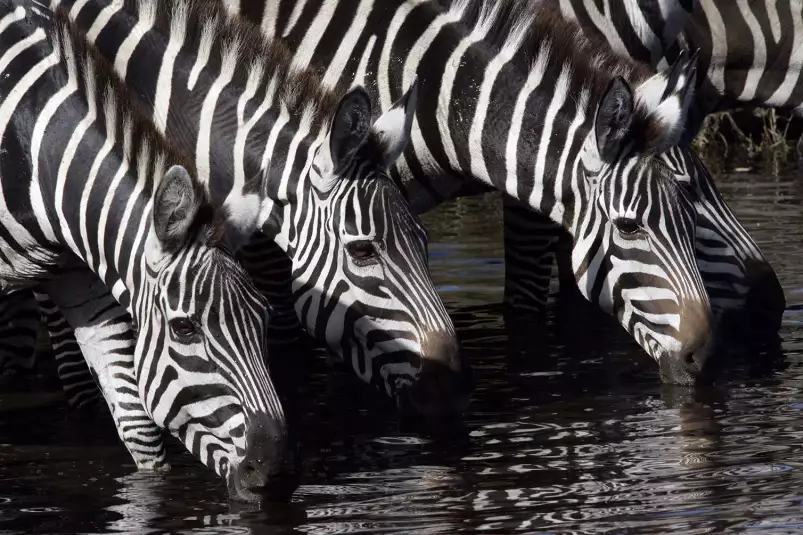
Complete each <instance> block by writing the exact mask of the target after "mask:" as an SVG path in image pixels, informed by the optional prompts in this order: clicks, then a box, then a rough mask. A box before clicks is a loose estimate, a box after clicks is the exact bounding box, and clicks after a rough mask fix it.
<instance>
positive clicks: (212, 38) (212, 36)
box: [123, 0, 340, 132]
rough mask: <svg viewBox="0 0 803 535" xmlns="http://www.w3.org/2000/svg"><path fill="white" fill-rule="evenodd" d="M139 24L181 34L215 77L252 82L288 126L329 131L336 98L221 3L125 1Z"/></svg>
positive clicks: (312, 74)
mask: <svg viewBox="0 0 803 535" xmlns="http://www.w3.org/2000/svg"><path fill="white" fill-rule="evenodd" d="M123 3H124V6H125V8H126V9H127V10H129V11H130V12H132V13H137V14H138V16H139V18H140V20H143V19H145V20H149V21H152V22H153V27H154V28H156V29H158V30H159V31H160V32H162V33H163V34H164V35H171V33H173V32H176V31H180V32H182V33H183V34H184V46H188V47H190V48H191V49H193V50H199V51H200V52H199V57H200V56H205V58H204V59H205V60H206V61H205V65H204V66H205V67H206V68H210V69H211V70H212V71H213V72H222V71H223V70H224V69H227V68H228V69H231V70H232V84H233V85H235V86H238V87H242V88H245V87H247V84H248V81H249V78H256V79H257V80H258V86H257V87H256V91H255V94H256V95H262V94H269V93H270V92H271V91H273V92H275V93H274V98H273V100H274V102H278V103H280V104H281V105H282V106H283V107H284V109H285V110H286V112H287V113H288V115H289V116H290V117H291V118H292V119H291V120H300V119H302V118H304V119H308V120H309V121H310V124H311V127H312V128H313V131H314V132H317V131H319V130H320V128H322V127H324V126H327V125H328V122H329V120H330V119H331V118H332V116H333V115H334V113H335V110H336V108H337V104H338V101H339V97H340V95H339V92H336V91H333V90H331V89H328V88H326V87H324V86H323V85H322V84H321V82H320V79H319V78H318V76H317V74H316V73H315V72H314V71H313V70H312V69H309V68H307V67H304V66H298V65H295V64H294V63H293V56H292V54H291V52H290V51H289V50H288V49H287V48H286V47H285V46H284V44H283V43H281V42H280V41H279V40H277V39H274V40H270V39H267V38H266V37H265V36H264V35H263V34H262V32H261V30H260V28H259V27H257V26H255V25H254V24H253V23H252V22H250V21H249V20H247V19H246V18H244V17H241V16H239V15H233V14H231V13H229V12H228V11H227V10H226V9H225V5H224V2H221V1H219V0H174V1H169V2H154V1H152V0H124V2H123Z"/></svg>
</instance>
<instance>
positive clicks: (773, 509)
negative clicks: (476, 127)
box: [0, 175, 803, 534]
mask: <svg viewBox="0 0 803 535" xmlns="http://www.w3.org/2000/svg"><path fill="white" fill-rule="evenodd" d="M719 183H720V184H721V189H722V191H723V194H724V195H725V197H726V199H728V200H729V202H730V204H731V206H732V207H733V209H734V211H735V212H736V213H737V214H738V215H739V216H740V219H741V220H742V221H743V222H744V224H745V226H746V227H747V228H748V229H749V230H750V232H751V233H753V235H754V236H755V237H756V239H757V241H758V242H759V244H760V245H761V246H762V248H763V250H764V252H765V254H766V255H767V257H768V259H769V260H770V261H771V262H772V263H773V264H774V265H775V266H776V268H777V270H778V272H779V274H780V277H781V281H782V283H783V284H784V286H785V290H786V292H787V300H788V302H789V308H788V310H787V313H786V314H785V316H784V323H783V329H782V332H781V337H780V339H779V340H777V341H775V343H774V344H773V343H772V341H770V343H769V344H765V345H763V346H760V347H759V346H755V345H750V346H745V345H742V344H741V343H739V344H736V345H737V347H738V348H740V349H741V350H742V353H744V355H742V356H748V357H751V358H750V359H748V360H747V361H743V360H741V359H739V360H734V361H732V362H731V361H729V369H728V370H727V371H726V372H725V373H724V376H723V378H722V379H721V380H720V381H718V382H717V383H716V384H715V385H713V386H711V387H705V388H697V389H689V388H683V387H672V386H667V385H661V384H660V383H659V381H658V374H657V367H656V366H655V364H654V363H653V362H652V361H651V360H650V359H649V358H648V357H646V356H644V355H643V352H642V351H641V350H640V349H639V348H638V347H637V346H636V345H635V344H634V343H633V342H632V341H631V340H630V339H629V337H627V336H626V335H625V334H624V333H623V331H622V330H621V329H620V328H619V327H618V326H616V325H615V324H613V323H612V322H611V321H610V320H609V319H607V318H605V317H600V316H599V315H598V314H596V313H595V311H594V310H593V309H591V308H590V307H587V308H586V309H584V308H583V307H580V308H576V307H571V308H564V307H559V306H554V307H553V308H552V309H551V310H550V317H549V323H546V322H545V323H544V325H542V326H537V325H532V324H529V325H528V324H523V325H512V324H509V325H508V328H507V329H506V327H505V324H504V322H503V321H502V307H501V306H500V305H498V303H499V302H500V301H501V291H502V274H503V270H504V266H503V264H502V260H501V259H502V256H503V255H502V249H501V243H502V238H501V228H500V226H499V224H498V223H499V221H500V218H501V214H500V211H499V210H500V207H499V203H498V199H497V198H496V197H494V196H489V197H485V198H470V199H463V200H461V201H459V202H456V203H452V204H451V205H449V206H446V207H444V208H443V209H442V210H441V211H440V212H438V213H436V214H431V215H429V216H428V217H427V218H426V219H427V223H428V224H429V227H430V230H431V234H432V237H433V242H434V243H433V244H432V247H431V257H432V266H433V272H434V276H435V278H436V282H437V283H438V284H440V286H439V288H440V291H441V292H442V293H443V295H444V298H445V300H446V301H447V303H448V304H449V306H450V308H451V310H452V313H453V315H454V318H455V324H456V325H457V327H458V329H459V333H460V336H461V340H462V343H463V347H464V350H465V351H466V352H467V353H468V354H469V356H470V358H471V359H472V362H473V364H474V366H475V370H476V375H477V390H476V394H475V396H474V400H473V402H472V405H471V406H470V408H469V411H468V413H467V415H466V417H465V421H464V422H462V423H461V424H456V425H454V426H452V427H449V428H445V427H441V428H432V427H429V428H426V427H423V426H421V425H419V423H418V422H410V421H401V420H399V419H398V417H397V416H396V415H395V413H394V412H393V411H392V410H390V411H389V410H386V409H388V407H387V404H386V403H385V402H384V401H383V399H382V398H378V397H374V396H373V394H372V393H371V392H366V390H367V389H364V388H359V387H356V388H355V385H354V383H353V382H352V380H351V377H350V375H348V374H342V375H340V374H332V373H330V370H329V368H328V367H327V366H326V364H325V363H324V362H323V359H310V361H309V364H308V367H309V369H310V370H309V376H308V378H307V379H306V380H305V382H304V383H303V384H302V385H301V386H299V387H297V388H295V389H294V390H293V393H294V396H293V397H294V398H297V399H298V400H300V401H299V406H298V407H296V409H295V410H294V411H293V414H294V415H296V421H297V422H298V424H297V425H298V427H297V429H298V433H299V436H300V439H301V450H302V453H303V458H304V461H303V463H304V464H303V468H304V474H305V476H304V477H305V479H304V485H302V487H301V488H300V489H299V491H298V493H297V495H296V497H295V499H294V502H293V503H292V504H290V505H281V506H279V505H277V506H271V507H269V508H266V509H264V510H261V511H258V510H251V509H250V508H248V507H238V506H232V505H230V504H229V503H228V502H227V501H226V492H225V489H224V488H223V486H222V484H221V482H220V481H219V480H218V479H217V478H215V477H214V475H213V474H211V473H207V471H206V470H205V469H203V468H202V467H201V466H199V465H197V464H196V463H195V461H194V460H193V459H192V458H190V457H189V456H188V455H186V454H183V453H182V452H181V449H180V448H178V447H177V448H176V451H175V454H174V456H173V458H176V462H174V469H173V471H172V472H171V473H169V474H167V475H163V474H142V473H136V472H134V469H133V463H132V462H131V460H130V459H129V458H128V457H127V454H126V452H125V450H124V448H123V447H122V446H121V445H120V444H119V443H118V441H117V437H116V433H115V432H114V430H113V429H112V427H111V422H110V420H109V419H108V418H106V417H103V416H102V415H94V414H89V415H87V414H83V415H78V416H76V415H70V414H68V413H66V412H65V411H64V410H63V409H62V408H61V405H60V403H59V402H58V400H57V399H56V398H55V397H54V396H52V395H49V394H47V395H42V394H37V395H31V394H30V393H27V392H28V391H29V390H30V386H20V385H17V384H14V385H2V389H0V391H2V392H3V393H2V394H0V534H6V533H17V532H26V533H56V532H58V533H87V532H89V533H112V532H132V533H164V532H168V533H189V532H192V533H259V534H262V533H311V534H334V533H377V532H382V533H423V534H429V533H433V534H434V533H456V532H486V533H509V532H535V533H539V532H549V533H599V532H603V531H615V532H616V533H718V532H727V531H731V530H737V529H738V530H746V529H772V530H773V533H793V532H800V531H801V530H803V509H802V508H801V504H803V463H801V461H800V456H799V448H800V444H801V437H803V435H802V434H801V431H800V424H799V422H801V421H803V396H801V385H803V358H802V357H803V334H802V333H803V258H801V256H802V255H803V247H801V238H803V225H801V223H803V214H801V210H800V204H801V199H803V182H801V181H800V180H799V179H795V178H791V177H788V178H782V179H764V178H758V177H756V176H748V175H737V176H730V177H724V178H722V179H721V180H719ZM776 356H778V357H780V358H778V359H775V358H774V357H776ZM728 358H731V355H730V354H729V355H728ZM756 364H759V365H762V366H763V368H764V369H761V368H762V366H756ZM768 364H771V366H768ZM9 387H10V388H9ZM48 387H54V385H48ZM53 389H55V388H53Z"/></svg>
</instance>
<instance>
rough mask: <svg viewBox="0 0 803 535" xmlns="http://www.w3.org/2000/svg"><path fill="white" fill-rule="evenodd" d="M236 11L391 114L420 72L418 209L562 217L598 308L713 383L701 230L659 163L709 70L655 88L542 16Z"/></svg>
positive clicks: (678, 373)
mask: <svg viewBox="0 0 803 535" xmlns="http://www.w3.org/2000/svg"><path fill="white" fill-rule="evenodd" d="M227 4H228V8H229V10H230V12H232V13H238V12H241V13H242V14H244V15H245V16H247V17H248V18H250V19H251V20H259V21H260V27H261V29H262V31H263V33H264V34H265V35H268V36H270V37H272V36H281V37H282V39H283V40H284V41H285V42H286V43H287V44H288V46H289V48H291V50H293V51H294V53H295V59H296V62H297V63H298V64H300V65H307V64H314V65H321V66H324V67H323V68H321V71H322V77H323V80H324V82H325V83H328V84H332V85H334V84H337V83H338V82H340V83H343V82H342V81H341V80H343V79H344V78H345V79H346V81H345V83H352V82H354V83H362V84H364V85H365V86H366V87H368V88H369V89H370V90H371V91H373V92H374V93H375V94H377V95H378V98H379V102H380V105H381V106H385V105H389V103H390V102H391V101H392V98H393V95H394V94H398V88H399V85H402V86H403V84H404V83H405V81H406V80H408V79H410V78H411V77H412V76H414V75H416V74H417V75H418V76H419V79H420V80H421V95H420V99H421V104H420V105H419V107H418V109H417V112H416V123H415V125H414V130H413V133H412V137H411V144H410V146H409V147H408V148H407V150H406V151H405V153H404V155H403V158H400V160H399V162H398V163H397V166H396V168H395V169H396V172H397V178H398V179H399V180H400V181H402V182H404V183H406V184H408V189H409V188H412V187H413V186H415V187H416V188H417V191H413V192H411V193H410V195H409V198H410V199H411V202H412V203H413V204H414V206H416V210H417V211H426V210H428V209H430V208H431V207H432V206H433V205H434V204H437V203H438V202H440V201H442V200H444V199H446V198H451V197H454V196H456V195H459V194H464V193H467V192H475V191H477V190H478V189H480V190H481V189H483V188H487V187H488V186H491V187H493V188H496V189H499V190H501V191H503V192H505V193H507V194H508V195H509V196H511V197H513V198H515V199H517V200H520V201H523V202H524V203H525V204H527V205H528V206H529V207H530V208H531V209H533V210H535V211H536V212H540V213H542V214H544V215H548V216H549V217H550V219H551V220H552V221H553V222H555V223H557V224H559V225H563V226H565V227H567V228H568V229H569V231H570V232H571V233H572V235H573V237H574V239H575V247H574V249H573V256H572V263H573V267H574V268H575V271H576V273H577V277H578V279H579V280H580V287H581V291H582V292H583V295H584V296H585V297H586V298H587V299H590V300H592V301H594V302H599V303H600V305H601V306H602V307H603V309H605V310H607V311H608V312H610V313H612V314H613V315H614V316H615V317H617V319H618V320H619V321H620V323H621V324H622V325H623V326H624V327H625V329H627V330H628V331H629V332H631V333H632V334H633V335H634V337H635V338H636V340H637V341H638V342H639V343H640V344H641V345H642V347H644V348H645V349H646V350H647V352H648V353H649V354H650V355H652V356H653V357H655V358H656V360H658V361H659V362H660V364H661V365H660V368H661V370H662V375H663V377H664V378H665V379H666V380H669V381H673V382H684V383H687V382H691V381H692V380H693V379H694V377H695V376H698V375H699V374H700V373H701V372H702V369H703V367H704V364H705V360H706V356H707V354H708V342H709V340H710V336H711V330H710V326H711V311H710V303H709V301H708V297H707V295H706V294H705V291H704V290H703V287H702V282H701V280H700V275H699V271H698V270H697V267H696V265H695V261H694V255H693V251H692V250H691V249H689V248H690V247H692V242H691V236H690V235H688V234H687V233H690V232H693V228H694V219H695V216H694V213H693V210H692V208H691V204H690V202H689V197H688V192H686V191H685V189H684V188H682V187H680V185H679V184H678V183H677V182H676V181H672V180H669V177H668V172H667V169H666V168H665V167H664V166H663V164H661V163H660V162H658V161H657V160H656V159H655V158H653V153H654V152H662V151H663V150H665V149H667V148H668V147H670V146H672V145H673V144H674V143H675V140H676V136H675V134H676V133H677V132H678V131H679V130H680V129H681V128H682V125H683V117H684V110H685V107H686V106H687V104H688V101H689V100H690V97H691V92H690V91H689V88H690V84H691V83H692V81H693V78H694V74H695V73H694V67H693V61H689V60H686V59H682V60H680V61H678V62H677V63H676V64H675V65H674V68H673V70H672V71H671V74H670V75H665V74H658V75H654V76H651V75H650V73H648V72H646V70H644V69H640V68H638V67H637V66H634V65H631V64H629V63H625V62H623V61H622V60H620V59H619V58H616V57H615V56H613V55H612V54H610V53H608V54H604V53H603V54H597V53H591V51H590V50H588V49H583V48H582V47H581V48H579V49H577V48H576V47H574V46H573V44H572V43H570V42H569V40H568V39H569V38H575V37H576V36H577V35H578V29H577V27H576V26H573V25H570V24H569V23H567V22H566V21H565V20H564V19H563V18H562V17H561V15H560V13H559V12H558V11H557V10H556V8H555V6H550V5H547V4H539V3H538V2H507V1H503V2H484V1H475V0H469V1H462V2H456V3H454V4H452V5H451V6H450V7H444V6H441V5H439V4H437V3H434V2H421V1H414V0H409V1H402V0H397V1H396V2H390V1H388V2H383V3H382V4H381V5H377V6H375V5H373V4H371V3H366V2H345V1H343V2H337V0H332V1H330V2H314V3H313V2H270V3H260V2H244V3H242V9H237V7H238V6H237V5H235V4H233V3H232V2H228V3H227ZM265 8H266V9H265ZM533 50H536V51H537V53H536V54H534V55H533V54H531V53H530V52H531V51H533ZM530 67H532V68H530ZM618 75H621V76H618ZM631 87H634V89H631ZM457 88H461V89H462V91H457V90H456V89H457ZM553 97H554V98H553ZM669 102H671V104H669ZM619 104H621V107H620V106H619ZM662 106H664V107H662ZM670 107H672V108H673V110H675V111H674V112H672V113H667V114H666V115H664V113H665V110H668V109H669V108H670ZM620 111H621V115H619V112H620ZM618 117H621V119H622V120H623V122H622V123H617V122H616V118H618ZM659 117H660V118H659ZM608 121H610V122H608ZM648 131H649V132H650V134H649V135H648V134H647V132H648ZM642 135H643V136H644V137H643V138H642V140H643V141H644V143H643V144H637V143H635V140H637V139H639V136H642ZM620 142H621V143H620ZM608 149H610V150H608ZM531 155H532V156H531ZM433 176H437V177H438V178H437V180H434V179H430V177H433ZM630 178H632V180H630ZM464 179H473V180H464ZM478 185H479V186H478ZM664 186H666V188H667V189H666V190H665V189H663V188H664ZM664 194H666V196H664ZM592 195H593V196H595V197H592ZM648 198H649V199H650V200H649V201H647V199H648ZM427 201H429V205H428V203H427ZM640 202H644V204H640ZM636 207H638V209H636ZM647 211H649V212H650V214H649V215H647V213H646V212H647ZM664 222H667V224H666V225H665V226H664V224H663V223H664ZM647 236H649V238H647ZM633 238H635V239H634V240H632V241H631V239H633ZM653 239H654V240H656V241H655V245H654V247H653V245H652V243H651V244H650V245H649V246H647V245H646V241H647V240H653ZM658 243H660V244H661V245H660V246H659V245H658ZM648 248H650V252H646V251H645V249H648ZM614 249H615V254H613V253H614ZM659 251H660V252H659ZM668 251H673V252H672V253H671V257H672V260H670V259H669V256H664V254H666V253H667V252H668ZM645 252H646V255H645V254H644V253H645ZM648 272H652V273H655V275H652V274H648ZM640 278H641V280H642V281H643V283H637V281H638V280H639V279H640ZM652 292H654V293H652ZM651 293H652V295H653V296H654V297H653V298H652V299H654V300H652V301H648V300H646V299H645V297H647V296H649V295H650V294H651ZM659 295H660V296H661V297H660V298H659V297H658V296H659ZM670 296H671V297H670ZM656 298H657V299H656ZM676 307H677V308H676ZM670 310H671V311H670ZM681 324H682V327H681ZM687 327H688V331H687V330H686V328H687Z"/></svg>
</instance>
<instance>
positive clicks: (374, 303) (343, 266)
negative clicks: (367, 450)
mask: <svg viewBox="0 0 803 535" xmlns="http://www.w3.org/2000/svg"><path fill="white" fill-rule="evenodd" d="M416 95H417V85H416V83H415V82H413V84H412V86H411V87H410V89H409V90H408V91H407V93H406V94H405V95H404V96H403V97H402V98H401V99H400V100H399V101H398V102H396V103H395V104H394V105H393V106H392V107H391V108H390V109H389V110H387V111H386V112H385V113H384V114H383V115H382V116H381V117H379V118H378V119H377V120H376V122H374V123H373V124H372V123H371V101H370V98H369V96H368V93H367V92H366V91H365V90H364V89H363V88H362V87H355V88H354V89H352V90H351V91H349V92H348V93H347V94H345V95H344V96H343V97H342V99H341V100H340V102H339V104H338V106H337V108H336V111H335V113H334V115H333V117H332V120H331V123H330V125H329V130H328V132H327V134H326V136H325V137H324V138H323V142H322V143H321V145H320V147H319V148H318V149H317V153H316V154H315V156H314V158H313V162H312V168H311V171H310V183H311V187H310V188H309V189H308V191H307V192H306V195H307V198H308V203H309V204H310V205H311V206H313V207H314V208H313V209H312V210H311V211H310V212H311V213H312V214H314V216H311V217H309V220H308V221H307V222H306V223H305V225H304V232H305V233H306V235H305V236H304V237H303V240H302V241H305V242H308V243H314V244H317V245H316V247H315V249H314V250H309V252H307V253H303V254H299V252H295V253H294V254H291V255H290V256H291V258H293V259H294V260H293V263H294V265H293V272H294V279H295V283H294V294H295V296H296V299H295V302H296V311H297V313H298V315H299V317H300V318H301V320H302V323H303V324H305V325H306V326H307V328H308V329H310V330H311V331H312V332H313V333H315V335H316V336H317V337H318V338H319V339H320V340H325V341H326V344H327V345H328V347H329V349H330V350H332V351H333V352H334V353H335V354H336V355H337V356H338V357H339V358H340V359H342V361H343V362H344V363H345V364H346V365H347V366H351V367H352V368H353V369H354V371H355V372H356V373H357V375H358V376H359V377H360V378H362V380H364V381H366V382H368V383H372V384H375V385H376V386H377V387H379V388H380V389H381V390H383V391H385V392H386V393H387V394H388V395H389V396H391V397H392V398H393V399H395V400H396V402H397V404H398V405H399V406H400V407H402V408H405V407H408V408H411V409H414V410H415V411H417V412H419V413H421V414H425V415H436V414H449V413H453V412H459V411H462V409H463V408H464V407H465V405H466V403H467V401H468V393H469V392H470V389H471V378H470V367H469V366H468V364H467V363H466V362H464V361H462V360H461V357H460V352H459V347H458V342H457V338H456V334H455V331H454V326H453V324H452V321H451V319H450V317H449V315H448V314H447V312H446V309H445V307H444V305H443V302H442V301H441V299H440V297H439V296H438V293H437V291H436V289H435V287H434V285H433V282H432V279H431V277H430V273H429V270H428V267H427V256H428V253H427V239H428V236H427V233H426V230H425V229H424V226H423V225H422V223H421V221H420V220H419V219H418V217H417V216H416V215H415V214H414V213H413V212H412V210H411V209H410V206H409V205H408V203H407V201H406V200H405V197H404V195H403V193H402V191H401V190H400V189H399V187H398V186H397V185H396V184H395V183H394V182H393V180H392V179H391V178H390V177H389V176H388V173H387V170H388V167H389V166H390V165H391V164H393V162H394V161H395V160H396V159H397V158H398V157H399V155H400V154H401V153H402V151H403V150H404V148H405V146H406V145H407V141H408V139H409V137H410V131H411V128H412V122H413V113H414V110H415V104H416ZM321 258H328V259H330V262H329V263H328V266H329V268H328V270H327V271H325V272H321V271H320V269H319V268H316V266H319V265H321V262H320V259H321Z"/></svg>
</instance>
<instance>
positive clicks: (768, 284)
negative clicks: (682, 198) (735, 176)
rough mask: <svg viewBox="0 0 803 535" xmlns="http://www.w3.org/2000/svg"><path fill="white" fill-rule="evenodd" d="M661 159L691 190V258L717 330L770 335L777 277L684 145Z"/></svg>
mask: <svg viewBox="0 0 803 535" xmlns="http://www.w3.org/2000/svg"><path fill="white" fill-rule="evenodd" d="M661 158H662V159H663V160H664V163H666V165H667V166H668V167H669V168H670V169H671V170H672V173H673V174H674V176H675V179H676V180H678V181H679V182H681V183H683V184H685V185H686V186H687V187H688V188H690V189H691V191H692V192H693V198H694V204H695V209H696V211H697V229H696V235H697V240H696V249H697V250H696V256H697V264H698V265H699V266H700V271H701V273H702V276H703V282H704V283H705V287H706V290H707V291H708V296H709V298H710V299H711V306H712V308H713V310H714V317H715V318H717V325H716V326H717V329H718V330H719V329H720V328H728V329H727V330H733V328H735V329H737V330H741V329H740V326H744V327H747V328H748V329H749V331H750V332H751V333H753V334H754V335H755V334H756V333H757V332H760V333H766V334H770V333H776V332H777V331H778V329H779V328H780V326H781V317H782V316H783V312H784V310H785V308H786V299H785V297H784V293H783V288H782V287H781V283H780V281H779V280H778V276H777V275H776V273H775V270H774V269H773V268H772V266H771V265H770V263H769V262H768V261H767V259H766V258H765V257H764V255H763V254H762V253H761V249H760V248H759V246H758V244H757V243H756V242H755V240H753V238H752V237H751V236H750V234H749V233H748V232H747V230H746V229H745V228H744V227H743V226H742V224H741V223H739V220H738V219H736V216H735V215H733V212H731V210H730V208H728V205H727V204H725V201H724V200H723V199H722V197H721V196H720V194H719V191H717V188H716V185H715V184H714V180H713V179H712V177H711V175H710V174H709V173H708V170H707V169H706V168H705V165H704V164H703V162H701V161H700V159H699V158H698V157H697V155H696V154H694V152H693V151H691V150H689V149H684V148H679V147H674V148H673V149H671V150H669V151H667V152H665V153H663V154H662V155H661Z"/></svg>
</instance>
